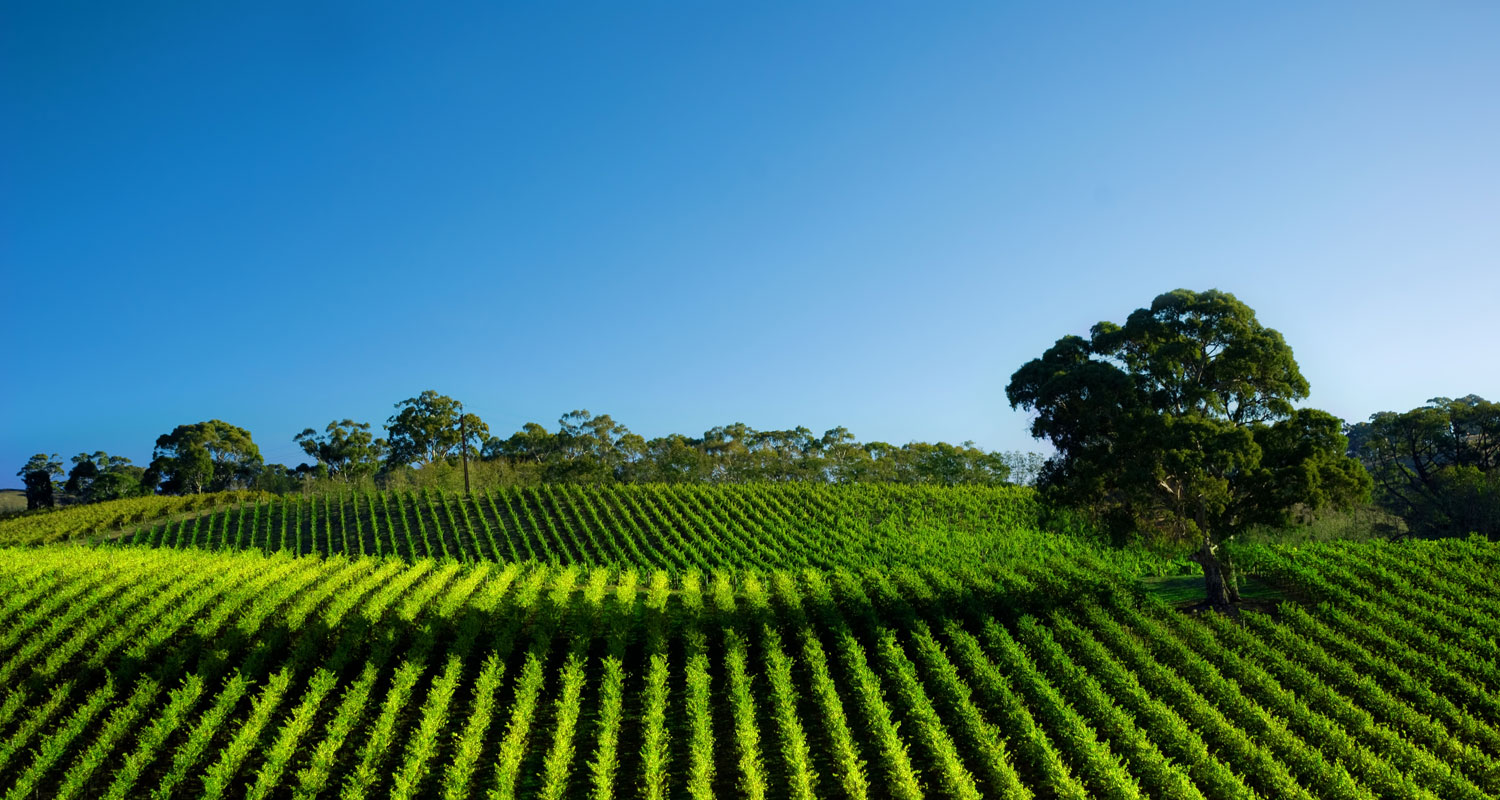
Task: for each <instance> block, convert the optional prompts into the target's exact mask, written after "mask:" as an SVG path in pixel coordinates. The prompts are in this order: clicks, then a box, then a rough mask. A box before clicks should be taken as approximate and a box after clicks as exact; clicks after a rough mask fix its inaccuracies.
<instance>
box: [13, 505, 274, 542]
mask: <svg viewBox="0 0 1500 800" xmlns="http://www.w3.org/2000/svg"><path fill="white" fill-rule="evenodd" d="M266 499H268V496H267V495H265V494H263V493H255V492H221V493H216V494H202V495H190V496H187V497H162V496H152V497H132V498H128V499H122V500H107V501H101V502H98V503H91V504H87V505H74V506H67V507H65V508H60V509H57V510H54V511H47V512H43V513H37V514H28V515H25V516H21V517H16V518H13V519H7V520H0V546H13V545H36V544H50V543H52V542H58V541H63V540H69V539H90V538H93V537H96V536H100V535H103V534H107V533H111V532H114V531H119V530H123V529H127V528H134V527H137V526H139V525H142V524H144V523H148V522H153V521H155V520H160V519H164V518H168V517H172V516H174V515H178V514H197V513H199V512H203V511H207V510H210V509H218V508H223V507H224V506H228V505H238V504H249V503H256V502H261V501H264V500H266Z"/></svg>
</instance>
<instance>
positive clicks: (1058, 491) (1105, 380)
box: [1006, 289, 1370, 604]
mask: <svg viewBox="0 0 1500 800" xmlns="http://www.w3.org/2000/svg"><path fill="white" fill-rule="evenodd" d="M1308 391H1309V386H1308V382H1307V379H1306V378H1304V377H1303V376H1302V373H1301V372H1300V370H1299V369H1298V367H1297V363H1296V361H1295V359H1294V358H1293V357H1292V349H1291V347H1290V346H1288V345H1287V343H1286V341H1285V340H1284V339H1283V337H1282V336H1281V334H1280V333H1278V332H1277V331H1275V330H1272V329H1270V328H1267V327H1264V326H1263V325H1261V324H1260V322H1259V321H1257V320H1256V318H1255V312H1254V311H1252V310H1251V309H1250V307H1249V306H1246V305H1245V304H1244V303H1242V302H1240V301H1239V300H1237V299H1236V298H1235V297H1234V296H1233V295H1231V294H1228V293H1225V292H1220V291H1217V290H1210V291H1207V292H1192V291H1189V290H1186V289H1179V290H1177V291H1174V292H1169V293H1167V294H1162V295H1160V296H1158V297H1156V299H1155V300H1153V301H1152V303H1151V306H1150V307H1149V308H1141V309H1137V310H1136V311H1134V312H1132V313H1131V314H1130V316H1129V317H1128V318H1127V319H1126V321H1125V324H1124V325H1118V324H1115V323H1112V322H1100V323H1098V324H1096V325H1094V326H1093V328H1092V329H1091V330H1090V332H1089V337H1088V338H1083V337H1081V336H1076V335H1070V336H1064V337H1063V338H1061V339H1059V340H1057V343H1056V344H1054V345H1053V346H1052V347H1051V348H1049V349H1048V350H1047V351H1046V352H1045V353H1044V354H1043V355H1042V356H1041V357H1040V358H1037V359H1033V360H1032V361H1029V362H1027V363H1026V364H1025V365H1023V366H1022V367H1021V368H1020V369H1018V370H1017V371H1016V372H1015V374H1014V375H1012V376H1011V381H1010V384H1009V386H1008V387H1007V388H1006V395H1007V397H1008V399H1009V400H1010V404H1011V407H1013V408H1023V409H1025V410H1028V411H1032V412H1035V417H1034V418H1033V421H1032V425H1031V432H1032V435H1033V436H1035V437H1037V438H1039V439H1046V440H1048V441H1050V442H1051V443H1052V444H1053V446H1054V447H1055V448H1056V451H1057V452H1056V455H1055V456H1053V457H1052V458H1050V459H1048V461H1047V463H1046V464H1045V465H1044V466H1043V468H1042V471H1041V475H1040V478H1039V483H1040V485H1041V486H1042V488H1043V489H1044V490H1045V491H1046V492H1047V493H1048V494H1049V495H1051V496H1052V497H1053V498H1054V499H1056V500H1059V501H1061V502H1064V503H1067V504H1069V505H1074V506H1078V507H1083V508H1087V509H1090V510H1092V511H1093V512H1094V513H1096V514H1097V515H1098V517H1099V518H1100V519H1101V520H1102V521H1104V522H1105V523H1106V524H1107V525H1108V526H1109V527H1110V529H1111V530H1112V531H1114V532H1115V533H1116V534H1117V535H1131V534H1134V533H1138V532H1152V533H1157V534H1164V535H1167V536H1171V537H1174V538H1178V539H1181V540H1185V541H1191V542H1193V543H1194V544H1195V546H1196V547H1197V548H1198V549H1197V553H1196V555H1195V558H1197V559H1198V560H1199V562H1200V563H1201V564H1202V565H1203V567H1204V573H1205V577H1206V578H1207V580H1208V586H1209V595H1210V600H1211V601H1213V602H1215V603H1216V604H1224V603H1227V602H1229V601H1231V600H1234V599H1237V592H1236V589H1235V585H1234V580H1233V574H1232V566H1231V565H1230V564H1228V562H1227V555H1224V554H1221V551H1220V547H1219V545H1220V543H1221V542H1222V541H1223V540H1224V539H1225V538H1227V537H1230V536H1233V535H1234V534H1235V533H1236V532H1238V531H1240V530H1243V529H1244V528H1245V527H1246V526H1248V525H1251V524H1256V523H1269V524H1280V523H1285V522H1287V521H1288V520H1289V519H1290V518H1291V517H1292V515H1294V514H1296V513H1298V512H1301V511H1307V510H1312V509H1317V508H1321V507H1324V506H1329V505H1332V506H1347V505H1349V504H1351V503H1353V502H1354V501H1356V500H1357V499H1359V498H1360V497H1362V496H1364V495H1365V494H1366V493H1367V492H1368V488H1369V481H1370V479H1369V476H1368V475H1366V474H1365V471H1364V469H1363V468H1361V466H1360V465H1359V463H1358V462H1357V461H1354V460H1353V459H1350V458H1348V457H1347V456H1346V455H1345V452H1344V451H1345V448H1346V441H1345V439H1344V436H1343V434H1342V433H1341V427H1342V423H1341V422H1340V421H1339V420H1338V419H1337V418H1336V417H1334V416H1332V415H1331V414H1328V413H1326V412H1323V411H1318V410H1315V409H1306V408H1304V409H1298V408H1295V407H1294V405H1293V403H1294V402H1296V401H1298V400H1301V399H1303V398H1305V397H1307V394H1308Z"/></svg>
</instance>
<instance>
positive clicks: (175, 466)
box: [143, 419, 262, 494]
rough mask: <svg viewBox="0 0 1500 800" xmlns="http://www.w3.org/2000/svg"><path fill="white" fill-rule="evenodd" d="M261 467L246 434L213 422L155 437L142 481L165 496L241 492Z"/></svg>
mask: <svg viewBox="0 0 1500 800" xmlns="http://www.w3.org/2000/svg"><path fill="white" fill-rule="evenodd" d="M261 464H262V461H261V457H260V448H258V447H256V446H255V442H254V441H252V440H251V438H250V432H249V431H247V430H245V429H244V428H240V427H236V426H234V425H230V424H229V423H227V422H224V421H223V420H217V419H214V420H209V421H207V422H198V423H194V424H192V425H178V426H177V427H176V428H174V429H172V432H171V433H165V434H162V435H161V436H160V437H158V438H157V440H156V448H155V449H154V450H153V451H152V453H151V466H150V467H149V468H147V470H146V473H145V479H144V481H143V482H144V483H145V484H146V485H147V486H149V487H159V488H160V490H161V491H162V492H163V493H165V494H189V493H192V494H199V493H202V492H205V491H208V492H223V491H229V490H232V489H244V488H248V487H249V486H250V485H251V484H252V483H253V482H254V480H255V475H256V473H257V472H259V470H260V467H261Z"/></svg>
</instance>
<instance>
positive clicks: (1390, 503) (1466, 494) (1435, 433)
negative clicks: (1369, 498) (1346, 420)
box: [1349, 395, 1500, 537]
mask: <svg viewBox="0 0 1500 800" xmlns="http://www.w3.org/2000/svg"><path fill="white" fill-rule="evenodd" d="M1349 438H1350V440H1351V442H1353V446H1352V447H1351V450H1352V451H1353V452H1354V453H1355V454H1356V455H1358V456H1359V457H1360V459H1361V460H1362V461H1364V463H1365V466H1366V467H1368V468H1369V470H1370V473H1371V474H1372V475H1374V477H1375V486H1376V497H1377V499H1379V501H1380V503H1381V504H1382V505H1384V506H1385V507H1386V508H1388V509H1389V510H1391V511H1393V512H1395V513H1397V514H1399V515H1401V516H1402V517H1403V518H1405V520H1406V523H1407V526H1408V527H1409V528H1410V529H1411V530H1412V531H1414V532H1417V533H1422V534H1460V535H1462V534H1465V533H1471V532H1472V533H1481V534H1484V535H1486V536H1490V537H1496V536H1500V403H1496V402H1491V401H1488V400H1485V399H1484V398H1482V397H1479V396H1478V395H1468V396H1466V397H1460V398H1458V399H1451V398H1447V397H1435V398H1433V399H1432V400H1429V401H1428V402H1427V405H1425V406H1421V407H1418V408H1414V409H1412V410H1410V411H1405V412H1400V413H1397V412H1394V411H1382V412H1380V413H1378V414H1375V415H1373V416H1371V417H1370V421H1369V422H1361V423H1358V424H1356V425H1353V426H1351V428H1350V429H1349Z"/></svg>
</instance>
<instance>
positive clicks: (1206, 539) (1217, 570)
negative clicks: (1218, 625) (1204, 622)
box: [1192, 534, 1240, 610]
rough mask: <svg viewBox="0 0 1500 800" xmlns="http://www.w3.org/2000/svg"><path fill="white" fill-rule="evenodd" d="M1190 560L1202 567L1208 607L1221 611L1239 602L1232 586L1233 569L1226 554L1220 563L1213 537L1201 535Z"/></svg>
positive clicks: (1236, 591) (1237, 590)
mask: <svg viewBox="0 0 1500 800" xmlns="http://www.w3.org/2000/svg"><path fill="white" fill-rule="evenodd" d="M1192 559H1193V560H1194V561H1196V562H1198V564H1199V566H1201V567H1203V589H1204V593H1205V594H1206V595H1207V598H1208V604H1209V605H1210V606H1213V607H1214V608H1215V609H1221V610H1222V609H1227V608H1229V607H1230V606H1231V605H1232V604H1234V603H1236V602H1238V601H1239V599H1240V593H1239V589H1238V588H1237V587H1235V585H1234V584H1235V581H1234V572H1233V567H1232V565H1230V564H1229V558H1228V555H1227V554H1226V555H1225V557H1224V559H1223V561H1220V558H1219V546H1218V545H1216V544H1214V540H1213V537H1211V536H1209V535H1208V534H1203V541H1202V543H1201V544H1200V545H1199V547H1198V552H1196V553H1194V554H1193V555H1192Z"/></svg>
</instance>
